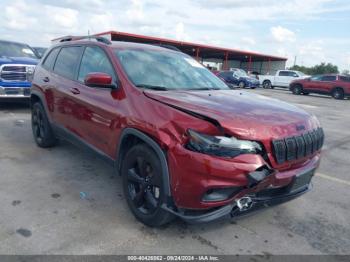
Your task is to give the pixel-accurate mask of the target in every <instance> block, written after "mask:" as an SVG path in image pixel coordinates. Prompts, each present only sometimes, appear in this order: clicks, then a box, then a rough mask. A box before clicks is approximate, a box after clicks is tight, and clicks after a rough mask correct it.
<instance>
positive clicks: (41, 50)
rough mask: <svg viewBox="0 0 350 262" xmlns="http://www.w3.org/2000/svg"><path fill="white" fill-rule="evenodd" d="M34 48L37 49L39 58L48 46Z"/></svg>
mask: <svg viewBox="0 0 350 262" xmlns="http://www.w3.org/2000/svg"><path fill="white" fill-rule="evenodd" d="M33 49H34V50H35V52H36V53H37V56H38V57H39V58H42V57H43V55H44V54H45V52H46V50H47V48H46V47H33Z"/></svg>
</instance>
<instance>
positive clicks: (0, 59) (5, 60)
mask: <svg viewBox="0 0 350 262" xmlns="http://www.w3.org/2000/svg"><path fill="white" fill-rule="evenodd" d="M38 61H39V60H38V59H35V58H30V57H8V56H0V65H2V64H24V65H36V64H37V63H38Z"/></svg>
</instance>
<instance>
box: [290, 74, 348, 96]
mask: <svg viewBox="0 0 350 262" xmlns="http://www.w3.org/2000/svg"><path fill="white" fill-rule="evenodd" d="M289 89H290V90H291V91H292V92H293V94H295V95H300V94H304V95H308V94H309V93H318V94H326V95H331V96H333V97H334V98H335V99H344V97H346V96H350V76H346V75H336V74H328V75H315V76H312V77H309V78H306V79H299V80H295V81H293V82H291V83H290V87H289Z"/></svg>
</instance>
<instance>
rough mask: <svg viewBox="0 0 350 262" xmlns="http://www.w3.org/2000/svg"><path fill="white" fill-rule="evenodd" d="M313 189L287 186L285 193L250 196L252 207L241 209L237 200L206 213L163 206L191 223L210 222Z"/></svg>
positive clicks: (281, 200) (246, 212)
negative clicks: (289, 187) (193, 213)
mask: <svg viewBox="0 0 350 262" xmlns="http://www.w3.org/2000/svg"><path fill="white" fill-rule="evenodd" d="M311 189H312V184H311V183H309V184H307V185H306V186H305V187H303V188H301V189H300V190H298V191H293V192H291V191H289V190H288V188H286V191H285V192H284V193H279V194H275V195H274V194H272V195H269V196H259V195H252V196H251V197H250V199H251V200H252V204H251V206H250V208H249V209H246V210H240V209H239V207H238V205H237V202H232V203H230V204H228V205H225V206H223V207H220V208H218V209H215V210H213V211H210V212H207V213H204V214H199V215H187V214H185V213H181V212H175V211H174V210H173V209H171V208H169V207H167V206H166V205H163V206H162V208H163V209H165V210H167V211H168V212H170V213H172V214H174V215H176V216H178V217H179V218H181V219H182V220H184V221H186V222H187V223H191V224H196V223H208V222H211V221H214V220H218V219H231V218H238V217H242V216H245V215H248V214H251V213H254V212H257V211H259V210H262V209H265V208H268V207H272V206H276V205H279V204H282V203H285V202H288V201H290V200H293V199H295V198H297V197H299V196H301V195H303V194H305V193H306V192H308V191H310V190H311Z"/></svg>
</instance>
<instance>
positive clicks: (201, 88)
mask: <svg viewBox="0 0 350 262" xmlns="http://www.w3.org/2000/svg"><path fill="white" fill-rule="evenodd" d="M220 89H221V88H218V87H199V88H191V89H190V90H220Z"/></svg>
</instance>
